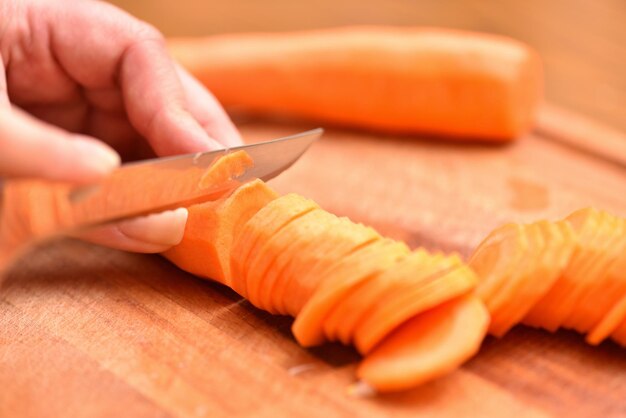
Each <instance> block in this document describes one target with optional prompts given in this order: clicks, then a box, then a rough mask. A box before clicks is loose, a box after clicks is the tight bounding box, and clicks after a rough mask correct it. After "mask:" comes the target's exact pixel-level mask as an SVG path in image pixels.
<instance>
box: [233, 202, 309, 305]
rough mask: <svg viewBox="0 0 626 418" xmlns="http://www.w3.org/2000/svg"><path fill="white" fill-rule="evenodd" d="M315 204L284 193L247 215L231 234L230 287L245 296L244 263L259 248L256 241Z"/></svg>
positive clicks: (245, 265)
mask: <svg viewBox="0 0 626 418" xmlns="http://www.w3.org/2000/svg"><path fill="white" fill-rule="evenodd" d="M317 208H319V206H318V205H317V204H316V203H315V202H313V201H312V200H309V199H305V198H304V197H302V196H298V195H296V194H288V195H285V196H282V197H280V198H278V199H276V200H273V201H271V202H270V203H269V204H267V205H266V206H265V207H263V208H262V209H261V210H259V211H258V212H257V213H256V214H255V215H254V216H253V217H252V218H250V220H248V222H246V224H245V225H244V226H243V227H242V228H241V230H240V232H239V234H238V235H237V236H236V237H235V239H234V241H233V247H232V249H231V272H232V276H233V280H232V284H233V286H232V287H233V290H235V291H236V292H237V293H239V294H240V295H242V296H244V297H246V295H247V284H246V273H247V270H246V269H247V265H248V264H247V263H248V260H250V259H252V258H254V257H255V255H256V252H257V251H258V250H259V248H258V247H259V246H258V245H257V243H258V242H265V241H266V240H267V239H268V238H269V237H271V236H273V235H274V234H275V233H276V232H277V231H278V230H280V228H282V227H284V226H285V225H286V224H288V223H289V222H291V221H292V220H293V219H295V218H297V217H299V216H303V215H304V214H306V213H308V212H310V211H312V210H314V209H317Z"/></svg>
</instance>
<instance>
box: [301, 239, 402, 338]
mask: <svg viewBox="0 0 626 418" xmlns="http://www.w3.org/2000/svg"><path fill="white" fill-rule="evenodd" d="M409 253H410V250H409V248H408V247H407V246H406V245H405V244H403V243H399V242H396V241H392V240H389V239H383V240H379V241H375V242H373V243H372V244H371V245H368V246H367V247H365V248H363V249H361V250H360V251H356V252H354V253H352V254H350V255H349V256H347V257H344V259H343V260H341V261H340V262H339V263H337V264H336V265H335V266H334V267H333V268H332V269H330V270H329V271H327V272H325V275H324V277H323V279H322V281H321V285H320V286H319V288H318V289H317V291H316V292H315V293H314V294H313V296H312V297H311V299H310V300H308V301H307V302H306V304H305V305H304V307H303V308H302V310H301V311H300V313H299V314H298V316H297V317H296V320H295V322H294V323H293V327H292V331H293V334H294V335H295V337H296V339H297V340H298V342H299V343H300V344H301V345H303V346H305V347H309V346H312V345H317V344H321V343H322V342H324V329H323V323H324V320H325V319H326V317H327V315H328V313H329V312H330V311H331V310H332V309H333V307H334V306H335V305H336V304H337V303H339V302H340V301H341V300H342V299H343V298H344V297H345V295H346V294H348V292H349V291H350V290H351V289H352V288H353V287H354V286H356V285H358V284H359V283H361V282H363V281H365V280H370V279H371V278H372V277H373V276H375V275H377V274H380V273H381V272H382V271H384V270H386V269H388V268H389V267H390V266H392V265H393V264H394V263H396V262H397V260H399V259H400V258H402V257H404V256H406V255H407V254H409Z"/></svg>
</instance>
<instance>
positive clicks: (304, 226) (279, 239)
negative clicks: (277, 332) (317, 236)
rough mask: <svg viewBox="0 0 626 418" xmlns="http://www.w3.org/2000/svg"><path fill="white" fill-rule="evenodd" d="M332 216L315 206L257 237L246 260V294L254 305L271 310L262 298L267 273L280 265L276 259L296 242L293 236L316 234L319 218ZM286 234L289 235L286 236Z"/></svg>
mask: <svg viewBox="0 0 626 418" xmlns="http://www.w3.org/2000/svg"><path fill="white" fill-rule="evenodd" d="M329 216H330V214H329V213H328V212H325V211H323V210H321V209H313V210H312V211H310V212H307V213H305V214H303V215H302V216H298V217H294V218H293V219H291V220H290V221H289V222H288V223H286V224H285V225H283V226H282V227H281V228H280V229H278V230H277V231H276V232H275V233H274V234H273V235H271V236H265V237H261V238H259V239H257V241H256V246H255V247H254V249H253V250H252V251H251V253H250V256H249V257H248V259H247V260H246V266H247V267H246V273H245V280H246V283H247V295H248V296H247V298H248V300H249V301H250V302H251V303H252V304H253V305H254V306H256V307H258V308H261V309H265V310H268V308H269V306H267V303H266V302H267V300H261V297H260V296H261V292H262V289H263V288H262V286H264V285H265V283H266V282H265V278H266V276H267V274H268V273H269V272H270V271H271V270H272V269H275V268H276V267H277V266H276V262H277V261H278V258H279V257H280V254H281V253H283V252H284V251H286V250H287V248H288V247H289V246H290V244H292V243H293V244H295V243H294V242H293V240H294V239H296V238H297V237H298V236H301V235H305V236H306V235H308V234H314V233H315V232H316V230H319V224H318V223H319V221H320V220H321V219H324V220H325V219H327V218H328V217H329ZM285 236H287V239H284V237H285ZM270 312H272V311H270ZM272 313H274V312H272Z"/></svg>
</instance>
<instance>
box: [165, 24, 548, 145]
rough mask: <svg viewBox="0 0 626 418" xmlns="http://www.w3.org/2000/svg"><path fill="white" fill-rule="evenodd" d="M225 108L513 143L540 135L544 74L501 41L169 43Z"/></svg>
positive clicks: (284, 37) (395, 38)
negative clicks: (536, 127)
mask: <svg viewBox="0 0 626 418" xmlns="http://www.w3.org/2000/svg"><path fill="white" fill-rule="evenodd" d="M169 49H170V51H171V53H172V54H173V55H174V57H175V58H176V59H177V60H178V61H179V62H180V63H181V64H182V65H183V66H184V67H186V68H187V69H188V70H189V71H190V72H191V73H192V74H194V75H195V76H196V77H197V78H198V79H199V80H200V81H201V82H203V83H204V84H205V85H206V86H207V87H208V88H209V89H210V90H211V91H212V92H213V93H214V94H215V95H216V96H217V98H218V99H219V100H220V101H222V102H223V103H224V104H226V105H229V106H237V107H239V108H243V109H247V110H248V111H252V112H258V113H264V114H267V113H269V114H287V115H291V116H296V117H302V118H308V119H315V120H319V121H327V122H329V123H335V124H340V125H346V126H355V127H361V128H366V129H372V130H378V131H383V132H399V133H426V134H435V135H441V136H447V137H451V138H470V139H481V140H493V141H507V140H511V139H514V138H516V137H519V136H521V135H523V134H524V133H525V132H527V131H529V130H530V129H531V128H532V125H533V123H534V120H535V116H536V113H537V108H538V103H539V101H540V100H541V96H542V68H541V63H540V60H539V58H538V56H537V54H536V53H535V52H534V51H533V50H531V49H530V48H529V47H528V46H526V45H524V44H523V43H521V42H518V41H515V40H513V39H509V38H505V37H502V36H496V35H488V34H480V33H472V32H463V31H456V30H448V29H434V28H400V27H396V28H394V27H376V26H371V27H347V28H333V29H320V30H311V31H303V32H294V33H273V34H272V33H251V34H227V35H219V36H211V37H206V38H180V39H170V40H169Z"/></svg>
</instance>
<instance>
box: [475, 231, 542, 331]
mask: <svg viewBox="0 0 626 418" xmlns="http://www.w3.org/2000/svg"><path fill="white" fill-rule="evenodd" d="M522 228H523V233H524V234H525V236H526V237H527V239H528V250H527V251H526V254H525V258H524V260H523V261H521V262H520V263H519V265H518V266H517V268H516V269H515V270H516V271H515V272H514V273H513V274H511V275H510V276H509V278H508V279H503V280H502V281H503V283H502V285H501V286H500V287H499V288H498V290H497V291H496V292H495V293H494V294H493V296H492V297H491V298H490V299H489V300H488V301H487V303H486V306H487V309H489V313H490V314H491V324H490V325H489V333H490V334H492V335H495V336H496V337H501V336H502V335H504V334H505V333H506V332H507V331H508V330H509V329H511V327H512V326H514V325H515V322H514V321H513V320H512V318H513V317H514V316H515V315H517V314H518V313H511V309H513V308H514V306H519V305H520V304H521V305H523V306H524V307H525V306H527V300H525V297H526V295H525V294H524V293H518V292H520V290H522V291H523V290H524V289H530V291H531V292H532V290H533V289H534V288H535V285H534V283H532V281H533V278H534V277H535V272H536V270H537V269H538V267H539V262H540V258H541V255H542V253H543V252H544V250H545V246H546V243H545V240H544V238H543V236H542V232H541V228H540V227H539V226H538V225H537V224H530V225H522ZM529 282H530V283H529ZM525 285H526V286H525ZM511 301H515V302H514V303H511ZM522 316H523V315H519V317H520V318H521V317H522Z"/></svg>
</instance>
